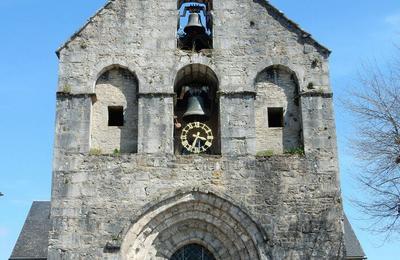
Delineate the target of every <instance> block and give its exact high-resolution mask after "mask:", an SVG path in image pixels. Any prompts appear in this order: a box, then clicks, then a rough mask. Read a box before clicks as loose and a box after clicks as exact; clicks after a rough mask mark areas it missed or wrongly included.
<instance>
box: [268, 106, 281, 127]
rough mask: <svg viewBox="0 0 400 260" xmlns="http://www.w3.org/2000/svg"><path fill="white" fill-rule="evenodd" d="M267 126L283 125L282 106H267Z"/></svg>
mask: <svg viewBox="0 0 400 260" xmlns="http://www.w3.org/2000/svg"><path fill="white" fill-rule="evenodd" d="M268 127H270V128H272V127H283V108H282V107H269V108H268Z"/></svg>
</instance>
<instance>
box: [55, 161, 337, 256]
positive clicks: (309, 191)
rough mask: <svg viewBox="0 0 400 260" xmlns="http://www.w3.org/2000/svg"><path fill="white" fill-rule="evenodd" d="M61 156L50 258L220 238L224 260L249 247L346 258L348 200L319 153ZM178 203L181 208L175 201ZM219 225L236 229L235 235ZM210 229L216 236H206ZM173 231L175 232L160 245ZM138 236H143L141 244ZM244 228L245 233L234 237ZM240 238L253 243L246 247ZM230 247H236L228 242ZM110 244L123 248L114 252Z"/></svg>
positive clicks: (266, 252)
mask: <svg viewBox="0 0 400 260" xmlns="http://www.w3.org/2000/svg"><path fill="white" fill-rule="evenodd" d="M60 159H62V161H64V162H69V164H62V163H60V164H59V165H56V166H55V172H54V183H55V185H54V186H53V199H52V220H53V230H52V231H51V240H50V248H49V250H50V255H49V258H50V259H145V258H141V257H143V254H144V255H148V254H150V255H152V254H153V253H154V250H156V249H157V248H158V249H157V250H158V251H157V252H159V253H160V254H159V255H158V258H154V259H168V256H170V255H171V254H172V253H173V250H174V249H175V250H176V249H178V248H177V247H174V246H173V245H174V243H175V245H176V246H177V245H178V244H185V243H187V242H190V241H194V240H195V239H197V240H198V239H200V240H201V238H205V239H206V240H205V241H203V242H207V241H214V242H210V243H211V244H210V245H207V248H210V247H211V249H210V250H211V251H212V252H214V251H213V250H216V251H215V252H217V253H216V255H224V252H225V253H226V257H224V258H221V259H238V258H237V255H239V253H238V252H239V251H240V249H243V248H247V249H248V250H247V251H246V250H245V251H242V253H243V257H242V258H240V259H257V257H255V258H254V257H246V255H247V253H248V254H250V255H252V254H256V255H257V254H258V257H259V259H338V258H340V254H341V253H340V252H341V250H342V249H341V247H342V233H341V228H342V225H341V223H342V220H341V218H340V217H339V216H341V199H340V192H339V190H338V189H337V179H336V165H335V164H331V165H328V164H325V167H322V168H321V167H319V163H320V161H319V160H318V159H317V158H315V157H299V156H295V155H294V156H287V155H285V156H274V157H270V158H257V159H255V158H254V157H236V158H221V157H215V156H182V157H168V156H150V155H135V154H133V155H120V156H93V155H92V156H87V155H65V156H63V157H62V158H60ZM60 162H61V160H60ZM202 194H203V195H202ZM204 196H206V197H207V198H205V197H204ZM171 203H172V204H173V205H177V207H175V206H168V205H171ZM179 212H180V214H178V213H179ZM196 212H197V213H196ZM202 212H204V214H203V213H202ZM218 212H219V213H218ZM175 214H178V215H177V216H176V217H175V218H174V217H172V218H171V219H170V220H168V219H169V216H170V217H171V216H173V215H175ZM210 214H211V215H210ZM224 215H226V217H223V216H224ZM178 216H179V217H178ZM172 220H173V222H171V221H172ZM220 221H223V222H221V223H220V224H219V225H218V223H219V222H220ZM223 223H225V224H223ZM235 223H236V224H235ZM222 224H223V225H227V227H228V226H229V227H233V228H234V230H237V233H235V234H230V235H229V232H230V231H229V229H228V228H221V227H220V226H221V225H222ZM203 226H204V228H199V229H196V227H203ZM207 226H208V227H209V228H211V227H214V229H215V227H218V230H220V232H222V233H221V234H218V233H213V232H211V231H212V230H210V229H208V228H207ZM251 226H253V227H251ZM179 227H180V228H179ZM241 228H243V231H239V230H240V229H241ZM185 230H186V231H185ZM196 230H197V233H196V232H195V231H196ZM206 230H208V232H211V233H213V234H214V236H217V238H216V239H214V240H212V238H211V237H208V236H206V235H205V234H203V233H204V231H206ZM142 232H144V235H143V234H142ZM171 232H172V233H175V234H176V235H177V236H176V237H175V238H171V241H170V242H168V243H166V244H165V245H163V247H161V248H160V247H159V246H162V245H161V244H162V243H161V242H160V241H164V240H166V239H167V237H168V236H172V235H173V234H171ZM182 232H183V233H182ZM193 232H194V233H193ZM202 232H203V233H202ZM208 232H206V233H208ZM140 234H142V235H141V236H142V240H141V239H139V240H138V241H136V239H137V238H136V237H137V236H138V235H140ZM179 234H181V235H179ZM196 234H197V235H198V236H196ZM237 234H242V235H241V239H239V240H237V241H236V239H235V237H236V235H237ZM246 236H248V238H247V239H246ZM185 237H186V238H185ZM224 237H225V238H224ZM143 239H144V240H143ZM180 239H182V241H180ZM207 239H209V240H207ZM242 240H243V241H244V242H246V241H248V242H247V243H250V244H248V245H246V246H240V243H242V242H241V241H242ZM140 241H142V242H143V243H141V242H140ZM144 241H147V242H146V243H144ZM157 241H158V242H157ZM121 243H122V249H121V250H120V249H119V247H120V246H121ZM160 243H161V244H160ZM218 243H222V244H223V245H225V246H224V247H218V246H217V244H218ZM232 243H239V244H236V245H231V246H227V245H229V244H232ZM107 244H108V245H114V246H115V245H117V247H118V249H116V250H115V251H113V250H109V248H110V247H107ZM252 245H253V246H252ZM254 245H255V249H251V247H254ZM111 248H112V247H111ZM168 248H169V249H168ZM212 248H214V249H212ZM217 249H218V250H217ZM238 249H239V250H238ZM224 250H225V251H224ZM139 252H140V253H139ZM152 252H153V253H152ZM163 252H164V253H163ZM229 252H230V253H229ZM234 252H237V254H236V255H235V253H234ZM246 252H247V253H246ZM251 252H253V253H251ZM255 252H256V253H255ZM164 254H165V255H164ZM338 254H339V255H338ZM128 255H129V257H127V256H128Z"/></svg>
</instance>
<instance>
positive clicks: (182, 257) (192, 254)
mask: <svg viewBox="0 0 400 260" xmlns="http://www.w3.org/2000/svg"><path fill="white" fill-rule="evenodd" d="M170 260H215V257H214V256H213V254H212V253H211V252H210V251H208V249H207V248H205V247H204V246H201V245H199V244H189V245H186V246H183V247H181V248H180V249H179V250H178V251H176V252H175V253H174V254H173V255H172V257H171V258H170Z"/></svg>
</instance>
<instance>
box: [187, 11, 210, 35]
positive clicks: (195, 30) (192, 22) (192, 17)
mask: <svg viewBox="0 0 400 260" xmlns="http://www.w3.org/2000/svg"><path fill="white" fill-rule="evenodd" d="M183 30H184V32H185V33H186V34H188V35H191V34H204V33H205V32H206V29H205V28H204V26H203V25H202V24H201V19H200V14H198V13H190V14H189V19H188V23H187V25H186V26H185V28H184V29H183Z"/></svg>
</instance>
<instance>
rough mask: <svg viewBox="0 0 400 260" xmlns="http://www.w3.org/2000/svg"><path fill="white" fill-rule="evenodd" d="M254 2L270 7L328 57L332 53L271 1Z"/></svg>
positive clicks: (256, 0) (259, 0) (260, 0)
mask: <svg viewBox="0 0 400 260" xmlns="http://www.w3.org/2000/svg"><path fill="white" fill-rule="evenodd" d="M253 1H255V2H258V3H260V4H261V5H265V6H266V7H269V8H270V9H271V10H272V11H273V12H274V13H275V14H277V16H280V17H281V18H283V19H284V20H286V21H287V22H288V23H289V24H290V25H292V26H293V27H294V28H295V29H296V30H298V31H300V33H302V37H303V38H308V39H310V41H311V42H312V43H314V44H315V45H316V46H317V47H318V48H321V49H322V50H323V51H324V52H326V53H327V55H328V56H329V55H330V54H331V53H332V51H331V50H330V49H329V48H327V47H325V46H324V45H323V44H321V43H319V42H318V41H317V40H316V39H314V37H312V35H311V33H309V32H307V31H306V30H304V29H303V28H301V27H300V25H299V24H298V23H296V22H295V21H293V20H292V19H290V18H288V17H287V16H286V15H285V13H284V12H282V11H281V10H279V9H278V8H276V7H275V6H274V5H273V4H271V3H270V1H269V0H253Z"/></svg>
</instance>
